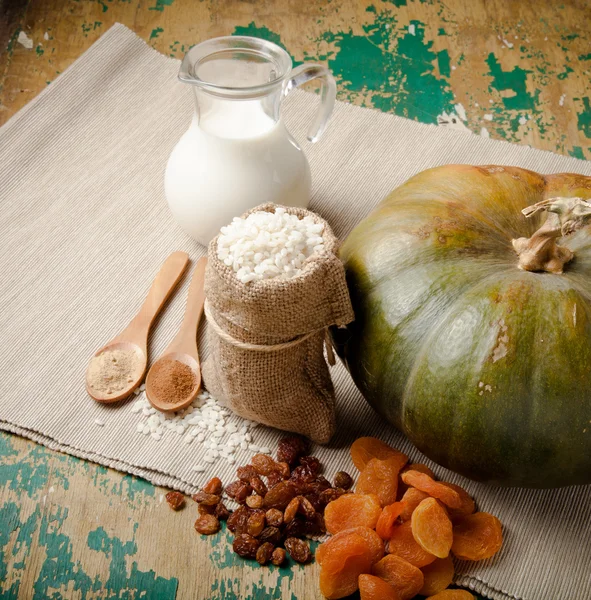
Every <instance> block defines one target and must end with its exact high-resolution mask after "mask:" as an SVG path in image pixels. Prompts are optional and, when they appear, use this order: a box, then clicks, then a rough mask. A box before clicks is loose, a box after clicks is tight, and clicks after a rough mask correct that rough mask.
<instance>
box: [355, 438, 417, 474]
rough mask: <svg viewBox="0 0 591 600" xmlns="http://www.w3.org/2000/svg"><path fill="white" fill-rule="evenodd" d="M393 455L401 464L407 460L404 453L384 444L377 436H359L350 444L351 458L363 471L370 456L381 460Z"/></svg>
mask: <svg viewBox="0 0 591 600" xmlns="http://www.w3.org/2000/svg"><path fill="white" fill-rule="evenodd" d="M393 456H396V457H398V458H399V460H400V462H401V463H402V465H403V466H404V465H405V464H406V463H407V462H408V457H407V456H406V455H405V454H402V452H399V451H398V450H395V449H394V448H392V447H390V446H388V445H387V444H384V442H382V441H381V440H378V439H377V438H373V437H361V438H359V439H357V440H355V441H354V442H353V444H352V445H351V459H352V460H353V464H354V465H355V466H356V467H357V468H358V469H359V470H360V471H363V469H364V468H365V465H366V464H367V463H368V462H369V461H370V460H371V459H372V458H379V459H382V460H383V459H386V458H390V457H393ZM401 468H402V467H401Z"/></svg>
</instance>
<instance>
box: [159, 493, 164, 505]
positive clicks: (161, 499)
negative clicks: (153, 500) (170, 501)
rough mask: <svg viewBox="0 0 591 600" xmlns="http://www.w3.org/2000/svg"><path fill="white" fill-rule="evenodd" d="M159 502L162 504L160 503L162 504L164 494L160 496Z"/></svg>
mask: <svg viewBox="0 0 591 600" xmlns="http://www.w3.org/2000/svg"><path fill="white" fill-rule="evenodd" d="M159 500H160V504H162V502H164V494H160V498H159Z"/></svg>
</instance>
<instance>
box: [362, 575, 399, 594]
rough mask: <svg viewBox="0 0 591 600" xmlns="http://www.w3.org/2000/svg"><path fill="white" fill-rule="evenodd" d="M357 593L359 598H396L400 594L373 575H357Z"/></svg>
mask: <svg viewBox="0 0 591 600" xmlns="http://www.w3.org/2000/svg"><path fill="white" fill-rule="evenodd" d="M359 595H360V596H361V600H398V599H399V597H400V596H398V594H397V593H396V592H395V590H394V588H393V587H392V586H391V585H390V584H389V583H386V582H385V581H384V580H383V579H380V578H379V577H376V576H375V575H368V574H367V573H362V574H361V575H359Z"/></svg>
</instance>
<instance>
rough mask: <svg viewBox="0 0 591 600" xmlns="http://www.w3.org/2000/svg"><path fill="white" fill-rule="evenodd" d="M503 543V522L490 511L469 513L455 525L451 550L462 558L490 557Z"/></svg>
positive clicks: (478, 558)
mask: <svg viewBox="0 0 591 600" xmlns="http://www.w3.org/2000/svg"><path fill="white" fill-rule="evenodd" d="M502 545H503V530H502V527H501V522H500V521H499V520H498V519H497V518H496V517H495V516H493V515H491V514H489V513H485V512H478V513H474V514H473V515H467V516H465V517H463V518H462V519H460V520H459V521H458V522H457V523H456V524H455V525H454V528H453V544H452V547H451V550H452V552H453V553H454V556H456V557H457V558H459V559H461V560H483V559H485V558H490V557H491V556H493V555H494V554H496V553H497V552H498V551H499V550H500V549H501V546H502Z"/></svg>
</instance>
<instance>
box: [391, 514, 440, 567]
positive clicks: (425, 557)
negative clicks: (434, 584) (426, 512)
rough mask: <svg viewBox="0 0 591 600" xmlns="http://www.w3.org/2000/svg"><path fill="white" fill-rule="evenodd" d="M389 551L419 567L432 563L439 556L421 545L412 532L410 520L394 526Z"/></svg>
mask: <svg viewBox="0 0 591 600" xmlns="http://www.w3.org/2000/svg"><path fill="white" fill-rule="evenodd" d="M388 552H389V553H390V554H396V556H400V558H404V560H406V561H408V562H409V563H410V564H411V565H414V566H415V567H418V568H419V569H421V568H423V567H425V566H426V565H430V564H431V563H432V562H433V561H434V560H435V559H436V558H437V557H436V556H435V555H434V554H431V553H430V552H427V551H426V550H424V549H423V547H422V546H419V544H418V542H417V541H416V540H415V538H414V536H413V534H412V526H411V524H410V521H406V522H405V523H402V525H398V527H394V531H393V532H392V535H391V536H390V541H389V542H388Z"/></svg>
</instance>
